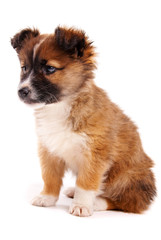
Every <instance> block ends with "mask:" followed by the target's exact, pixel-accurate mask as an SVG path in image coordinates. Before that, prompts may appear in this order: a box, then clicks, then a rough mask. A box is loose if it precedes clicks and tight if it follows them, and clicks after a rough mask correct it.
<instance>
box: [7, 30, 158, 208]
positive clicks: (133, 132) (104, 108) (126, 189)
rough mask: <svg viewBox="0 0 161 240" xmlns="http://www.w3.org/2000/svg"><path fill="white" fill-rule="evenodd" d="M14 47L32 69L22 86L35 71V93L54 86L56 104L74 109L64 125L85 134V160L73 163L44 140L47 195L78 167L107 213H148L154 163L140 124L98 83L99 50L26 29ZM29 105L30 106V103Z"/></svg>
mask: <svg viewBox="0 0 161 240" xmlns="http://www.w3.org/2000/svg"><path fill="white" fill-rule="evenodd" d="M11 43H12V46H13V47H14V48H15V49H16V51H17V53H18V56H19V59H20V62H21V66H24V65H25V66H27V67H28V68H29V69H30V70H28V73H27V72H26V73H22V81H21V82H23V81H24V79H25V76H24V74H26V75H27V74H30V73H31V69H32V71H34V79H33V82H32V86H34V87H35V89H36V88H38V87H39V86H41V91H43V90H44V91H45V89H46V88H44V89H43V87H42V86H44V85H43V84H44V83H43V81H44V82H45V81H48V84H49V83H50V84H52V86H54V87H55V89H58V90H59V91H58V90H57V91H58V92H55V93H53V94H56V95H55V96H56V99H57V101H58V102H61V101H67V102H68V105H70V112H69V114H68V117H67V118H66V120H65V124H66V125H68V126H70V131H71V132H72V133H74V134H76V136H82V134H83V136H86V147H81V150H80V151H78V153H77V157H78V158H80V155H82V158H81V161H80V160H79V161H77V159H75V160H71V163H69V162H67V161H66V157H68V156H66V157H64V158H63V157H62V155H61V154H58V153H55V152H52V149H49V148H48V147H47V145H45V144H44V143H43V142H42V140H41V138H40V139H39V143H40V144H39V145H40V147H39V156H40V160H41V167H42V176H43V180H44V190H43V192H42V194H50V195H53V196H58V195H59V191H60V187H61V185H62V177H63V175H64V171H65V170H66V169H67V168H71V169H73V165H74V166H75V167H74V169H76V170H75V171H74V172H75V173H76V176H77V181H76V184H77V186H78V187H80V188H81V189H84V190H87V191H94V192H99V190H101V194H100V196H101V197H103V198H105V199H106V200H107V202H108V209H118V210H122V211H126V212H134V213H141V212H142V211H144V210H146V209H147V208H148V207H149V205H150V203H151V201H152V200H153V199H154V196H155V195H156V187H155V179H154V175H153V173H152V171H151V168H152V167H153V162H152V160H151V159H150V158H149V157H148V156H147V155H146V154H145V153H144V150H143V148H142V144H141V140H140V137H139V133H138V131H137V128H136V126H135V124H134V123H133V122H132V121H131V120H130V119H129V118H128V117H127V116H126V115H125V114H124V113H123V112H122V111H121V110H120V109H119V108H118V107H117V106H116V105H115V104H114V103H112V102H111V101H110V99H109V98H108V96H107V95H106V93H105V92H104V91H103V90H102V89H100V88H98V87H97V86H96V85H95V84H94V82H93V78H94V74H93V70H94V69H95V68H96V63H95V51H94V47H93V46H92V43H91V42H90V41H89V39H88V37H87V36H86V35H85V33H84V32H83V31H79V30H75V29H73V28H71V29H67V28H60V27H58V28H57V29H56V30H55V33H54V34H51V35H40V33H39V31H38V30H32V29H25V30H23V31H21V32H20V33H18V34H16V35H15V36H14V38H13V39H12V41H11ZM36 45H37V47H36ZM34 54H35V56H33V55H34ZM36 61H37V62H36ZM42 61H45V62H44V63H42ZM43 64H45V66H47V65H52V66H54V67H56V68H57V71H56V72H55V73H54V74H47V73H44V70H43V69H44V68H40V65H43ZM43 66H44V65H43ZM30 78H31V77H30ZM35 79H36V80H35ZM31 81H32V80H31ZM36 81H37V82H36ZM35 82H36V83H35ZM30 90H31V91H32V89H30ZM39 91H40V90H39ZM42 94H43V93H42ZM51 94H52V93H51ZM44 99H46V98H44ZM40 100H41V99H40ZM40 100H39V101H38V102H41V103H42V102H43V100H41V101H40ZM24 101H26V102H27V101H28V102H27V103H31V101H29V100H28V99H27V100H26V99H25V100H24ZM34 101H35V102H36V100H35V99H34ZM44 101H45V100H44ZM52 101H54V100H53V98H52ZM47 103H49V102H47ZM50 103H51V102H50ZM51 104H53V105H54V104H55V105H56V104H58V103H57V102H56V103H55V102H54V103H53V102H52V103H51ZM49 105H50V104H49ZM42 108H43V107H42ZM42 108H41V109H38V110H36V113H35V115H36V119H37V126H38V127H39V125H40V122H39V118H40V117H39V116H40V114H41V112H42V111H44V113H45V110H44V109H45V107H44V108H43V109H42ZM52 137H53V138H54V135H53V136H52ZM66 141H70V140H69V139H66ZM62 144H63V143H62ZM62 148H63V145H62ZM60 151H61V149H60ZM73 151H75V149H73ZM67 154H68V152H67ZM63 156H64V155H63ZM77 157H76V158H77Z"/></svg>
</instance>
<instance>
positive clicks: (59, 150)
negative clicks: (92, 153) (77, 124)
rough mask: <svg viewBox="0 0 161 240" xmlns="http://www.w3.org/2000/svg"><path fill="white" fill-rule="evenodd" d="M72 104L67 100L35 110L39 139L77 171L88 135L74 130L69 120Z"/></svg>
mask: <svg viewBox="0 0 161 240" xmlns="http://www.w3.org/2000/svg"><path fill="white" fill-rule="evenodd" d="M70 109H71V108H70V106H69V105H68V104H67V103H66V102H63V101H62V102H59V103H54V104H50V105H47V106H45V107H43V108H41V109H37V110H35V117H36V128H37V134H38V138H39V141H40V142H41V144H43V145H44V146H45V147H46V148H47V149H48V151H49V152H51V153H52V154H55V155H57V156H58V157H60V158H62V159H63V160H64V161H65V162H66V165H67V167H69V168H71V169H72V170H73V171H74V172H77V168H78V164H79V163H80V161H82V160H83V150H84V148H86V139H87V137H86V135H85V134H77V133H75V132H73V131H72V126H71V124H70V122H69V121H68V120H67V119H68V117H69V114H70Z"/></svg>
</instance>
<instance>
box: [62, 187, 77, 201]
mask: <svg viewBox="0 0 161 240" xmlns="http://www.w3.org/2000/svg"><path fill="white" fill-rule="evenodd" d="M74 192H75V188H74V187H70V188H68V189H66V190H65V191H64V194H65V195H66V196H67V197H68V198H74Z"/></svg>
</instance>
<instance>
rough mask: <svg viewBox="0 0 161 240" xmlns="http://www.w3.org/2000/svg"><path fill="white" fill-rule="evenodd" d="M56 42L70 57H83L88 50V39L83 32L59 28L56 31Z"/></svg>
mask: <svg viewBox="0 0 161 240" xmlns="http://www.w3.org/2000/svg"><path fill="white" fill-rule="evenodd" d="M55 40H56V43H57V44H58V46H59V47H60V48H61V49H62V50H63V51H66V52H68V53H69V54H70V55H73V54H77V56H78V57H82V56H83V52H84V49H85V48H86V37H85V33H84V32H83V31H79V30H75V29H73V28H70V29H66V28H62V27H58V28H56V30H55Z"/></svg>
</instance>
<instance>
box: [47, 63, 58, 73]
mask: <svg viewBox="0 0 161 240" xmlns="http://www.w3.org/2000/svg"><path fill="white" fill-rule="evenodd" d="M55 71H56V68H55V67H52V66H49V65H47V66H45V72H46V74H51V73H54V72H55Z"/></svg>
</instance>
